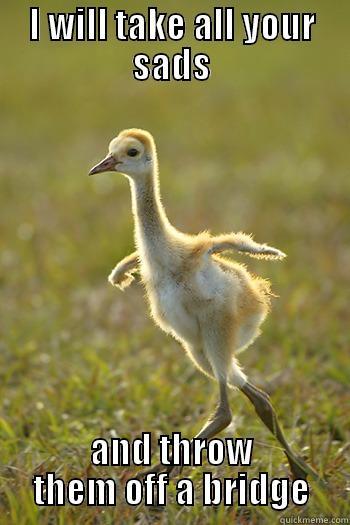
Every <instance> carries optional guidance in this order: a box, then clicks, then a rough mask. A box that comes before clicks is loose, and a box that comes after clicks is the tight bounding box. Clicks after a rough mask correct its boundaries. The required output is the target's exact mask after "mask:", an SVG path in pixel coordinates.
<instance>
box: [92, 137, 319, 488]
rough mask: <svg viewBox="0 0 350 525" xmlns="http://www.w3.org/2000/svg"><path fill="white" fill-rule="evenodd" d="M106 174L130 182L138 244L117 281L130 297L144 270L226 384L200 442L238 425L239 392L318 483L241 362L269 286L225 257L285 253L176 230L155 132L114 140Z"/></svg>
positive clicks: (186, 338)
mask: <svg viewBox="0 0 350 525" xmlns="http://www.w3.org/2000/svg"><path fill="white" fill-rule="evenodd" d="M106 171H116V172H119V173H122V174H123V175H125V176H126V177H127V178H128V179H129V182H130V188H131V195H132V211H133V216H134V222H135V243H136V251H135V252H133V253H132V254H130V255H128V256H127V257H125V259H123V260H122V261H120V262H119V263H118V264H117V265H116V267H115V268H114V270H113V271H112V273H111V274H110V276H109V278H108V279H109V282H110V283H111V284H112V285H114V286H116V287H118V288H120V289H122V290H124V289H125V288H126V287H127V286H129V285H130V284H131V282H132V281H133V279H134V276H133V274H134V273H135V272H136V271H137V270H139V271H140V273H141V278H142V282H143V284H144V286H145V288H146V292H147V297H148V301H149V304H150V309H151V313H152V317H153V319H154V321H155V323H156V324H157V325H158V326H159V327H160V328H162V329H163V330H164V331H165V332H167V333H169V334H171V335H172V336H173V337H174V338H175V339H177V341H179V343H180V344H181V345H182V346H183V348H184V349H185V351H186V353H187V355H188V356H189V357H190V358H191V360H192V361H193V363H194V364H195V365H196V366H197V367H198V368H199V369H200V370H201V371H202V372H203V373H204V374H206V375H207V376H210V377H211V378H213V379H215V380H216V382H217V384H218V390H219V402H218V405H217V408H216V410H215V411H214V413H213V414H212V415H211V416H210V417H209V419H208V421H207V422H206V423H205V424H204V426H203V427H202V429H201V430H200V431H199V433H198V434H197V435H196V437H197V438H206V439H210V438H212V437H213V436H215V435H216V434H217V433H218V432H220V431H221V430H223V429H224V428H226V427H227V426H228V425H229V424H230V422H231V419H232V416H231V410H230V406H229V401H228V387H232V388H237V389H239V390H240V391H241V392H242V393H243V394H244V395H245V396H246V397H247V398H248V399H249V401H250V402H251V403H252V404H253V406H254V408H255V411H256V413H257V415H258V416H259V418H260V419H261V420H262V421H263V423H264V424H265V425H266V426H267V427H268V429H269V430H270V431H271V432H272V433H273V434H274V435H275V437H276V438H277V440H278V441H279V443H280V444H281V445H282V447H283V450H284V452H285V454H286V456H287V459H288V461H289V465H290V468H291V472H292V475H293V476H294V477H296V478H306V476H307V475H308V474H310V475H311V476H312V477H314V478H317V474H316V473H315V472H314V471H313V470H312V469H311V467H309V466H308V465H307V464H306V463H305V462H304V461H303V460H302V459H301V458H300V457H299V456H297V455H296V454H295V453H294V452H293V450H292V449H291V447H290V446H289V444H288V442H287V440H286V438H285V436H284V434H283V431H282V429H281V426H280V424H279V422H278V419H277V416H276V413H275V410H274V408H273V406H272V404H271V401H270V398H269V396H268V395H267V394H266V393H265V392H263V391H262V390H260V389H259V388H257V387H256V386H254V384H253V383H252V382H250V381H249V380H248V378H247V376H246V374H245V373H244V372H243V370H242V368H241V366H240V365H239V362H238V360H237V354H238V353H239V352H240V351H242V349H245V348H246V347H247V346H248V345H250V344H251V343H252V342H253V341H254V339H255V338H256V337H257V336H258V335H259V327H260V325H261V323H262V322H263V321H264V319H265V318H266V315H267V314H268V311H269V304H270V286H269V283H268V282H267V281H265V280H263V279H261V278H259V277H255V276H254V277H253V276H252V275H251V274H249V273H248V271H247V270H246V269H245V267H244V266H242V265H240V264H238V263H237V262H232V261H229V260H227V259H225V258H224V257H222V256H221V255H220V254H222V253H223V252H225V251H228V250H236V251H238V252H240V253H244V254H247V255H249V256H251V257H258V258H264V259H275V260H277V259H283V258H284V257H285V254H284V253H283V252H281V251H280V250H278V249H276V248H273V247H271V246H268V245H266V244H259V243H257V242H255V241H253V239H252V238H251V237H250V236H249V235H246V234H244V233H230V234H226V235H220V236H218V237H213V236H212V235H210V234H209V233H208V232H203V233H200V234H199V235H187V234H185V233H182V232H180V231H178V230H177V229H176V228H175V227H174V226H173V225H172V224H170V222H169V220H168V218H167V215H166V213H165V210H164V207H163V205H162V202H161V198H160V191H159V179H158V158H157V152H156V147H155V143H154V140H153V137H152V135H151V134H150V133H148V132H147V131H143V130H141V129H129V130H125V131H122V132H121V133H120V134H119V135H118V136H117V137H116V138H114V139H113V140H112V142H111V143H110V145H109V153H108V155H107V157H106V158H105V159H103V160H102V161H101V162H100V163H99V164H97V165H96V166H94V167H93V168H92V169H91V171H90V173H89V174H90V175H94V174H96V173H102V172H106ZM162 469H163V470H167V471H168V472H171V470H172V467H171V466H170V467H164V466H161V465H157V466H155V467H153V468H152V469H150V472H157V471H160V470H162Z"/></svg>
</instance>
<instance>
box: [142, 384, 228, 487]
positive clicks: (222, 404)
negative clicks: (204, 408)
mask: <svg viewBox="0 0 350 525" xmlns="http://www.w3.org/2000/svg"><path fill="white" fill-rule="evenodd" d="M219 387H220V391H219V403H218V405H217V408H216V410H215V411H214V413H213V414H212V415H211V416H210V417H209V419H208V421H207V422H206V423H205V424H204V425H203V427H202V428H201V430H200V431H199V432H198V434H196V436H195V438H198V439H210V438H212V437H214V436H215V435H216V434H218V433H219V432H221V430H223V429H224V428H226V427H228V425H229V424H230V423H231V420H232V415H231V410H230V406H229V403H228V396H227V385H226V382H224V381H220V383H219ZM171 463H172V458H171V459H170V465H163V464H162V463H158V464H157V465H155V466H154V467H151V468H150V469H147V470H143V471H141V472H139V473H138V474H137V476H136V477H137V478H143V477H144V476H146V475H147V474H150V473H151V472H154V473H159V472H166V473H168V474H171V473H172V472H173V471H174V470H180V472H181V470H182V466H181V465H172V464H171Z"/></svg>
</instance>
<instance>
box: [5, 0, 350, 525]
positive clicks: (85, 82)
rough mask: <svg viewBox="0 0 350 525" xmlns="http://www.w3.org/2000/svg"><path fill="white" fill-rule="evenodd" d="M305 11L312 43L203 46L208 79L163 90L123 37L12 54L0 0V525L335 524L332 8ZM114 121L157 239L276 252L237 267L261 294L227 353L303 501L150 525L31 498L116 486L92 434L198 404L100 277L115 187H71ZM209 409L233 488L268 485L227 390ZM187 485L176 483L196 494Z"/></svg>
mask: <svg viewBox="0 0 350 525" xmlns="http://www.w3.org/2000/svg"><path fill="white" fill-rule="evenodd" d="M37 4H41V3H40V2H39V3H38V2H37ZM59 4H60V5H59V6H58V2H52V1H51V2H46V3H45V5H44V3H42V8H43V9H47V10H48V9H49V7H50V8H51V9H52V10H54V9H59V8H61V9H63V7H62V5H65V4H64V3H63V2H60V3H59ZM308 4H310V5H308V8H307V9H308V10H310V11H312V10H316V11H317V12H318V15H319V16H318V25H317V26H316V30H315V36H314V40H313V41H312V42H311V43H303V44H300V43H299V44H295V43H294V44H292V43H289V44H288V43H278V42H274V43H264V44H257V45H256V46H253V47H245V46H241V45H240V44H239V42H236V43H235V44H215V45H212V46H208V45H207V46H204V48H205V49H206V50H207V52H209V53H210V55H211V60H212V77H211V79H210V80H209V81H208V82H207V83H198V82H197V83H185V84H183V85H182V84H177V83H175V82H173V83H165V84H159V83H155V82H151V81H150V82H143V83H137V82H135V81H133V80H132V79H131V73H130V69H131V60H132V55H133V53H136V52H137V51H140V50H142V46H141V45H139V46H138V45H137V44H135V45H133V46H131V45H130V46H128V45H124V44H121V43H116V42H114V41H113V40H112V41H110V42H109V43H100V44H93V43H91V44H73V43H65V44H63V43H62V44H52V43H51V44H50V43H44V42H41V43H38V44H35V43H32V44H30V43H29V42H28V41H27V35H28V23H27V22H28V20H27V14H28V13H27V8H25V7H24V6H22V5H15V4H14V3H9V4H8V5H6V6H4V7H3V8H2V21H3V22H4V29H3V31H2V33H3V35H4V36H5V38H6V39H7V46H8V48H7V53H6V54H5V55H6V56H4V57H3V65H2V67H3V69H4V71H6V74H4V76H3V78H2V81H1V83H2V86H1V106H2V118H1V123H0V140H1V144H2V156H1V163H0V171H1V182H0V184H1V208H0V214H1V221H0V245H1V255H0V265H1V276H0V280H1V281H0V283H1V297H2V305H3V308H2V314H1V318H0V323H1V332H2V340H1V350H0V450H1V465H0V493H1V497H0V508H1V514H0V523H1V524H6V525H7V524H16V525H22V524H23V525H26V524H36V523H40V524H41V523H42V524H49V523H50V524H51V523H59V524H67V525H70V524H79V523H81V524H103V525H104V524H112V523H123V524H124V523H125V524H128V523H135V522H136V523H139V524H141V523H150V522H159V523H175V522H176V523H181V524H214V523H215V524H226V523H228V522H229V521H230V520H232V521H234V520H235V519H237V518H238V517H239V521H240V522H241V523H259V524H260V523H273V522H278V520H279V519H281V518H282V517H284V518H285V517H290V516H292V515H293V516H294V517H296V516H300V517H302V516H304V517H305V516H309V517H311V516H321V515H324V516H335V517H341V516H343V517H344V516H349V498H348V497H346V496H347V495H348V494H349V468H348V467H349V466H348V462H347V455H348V452H349V441H348V440H349V426H350V425H349V388H348V387H349V378H350V370H349V357H348V349H349V343H350V339H349V299H348V290H349V265H350V249H349V240H350V239H349V231H350V230H349V223H350V178H349V173H348V170H349V160H350V158H349V117H350V111H349V104H348V87H349V81H350V68H349V64H346V62H345V60H346V59H345V51H344V48H345V46H346V45H348V43H347V41H346V39H345V35H346V32H347V20H348V16H349V14H350V12H349V6H347V7H345V6H343V7H341V6H340V5H339V6H337V9H336V10H335V8H334V6H331V5H329V3H327V2H326V1H319V2H315V1H310V2H309V3H308ZM67 5H68V4H67ZM259 5H260V3H259ZM265 7H266V11H267V10H268V9H267V6H264V9H265ZM254 8H256V5H255V7H254V6H253V3H252V5H251V6H250V7H249V9H254ZM269 8H270V9H271V10H275V11H276V10H278V9H280V7H279V3H278V2H275V3H269ZM174 9H175V7H174ZM186 9H187V11H186V10H185V11H184V12H185V13H189V12H191V13H194V12H196V11H198V10H200V9H202V7H201V6H200V5H199V3H196V2H194V3H193V5H191V7H187V8H186ZM247 9H248V8H247ZM260 9H261V6H260ZM283 9H284V10H287V6H284V7H283ZM289 9H291V10H293V9H294V10H295V9H296V8H295V5H294V7H293V6H292V5H291V2H289ZM169 10H170V8H169ZM190 10H191V11H190ZM14 28H16V31H14ZM232 46H233V47H232ZM177 48H178V44H176V43H173V44H171V45H169V46H168V49H169V52H170V50H172V52H175V51H176V50H177ZM149 49H150V52H152V50H153V51H154V50H158V48H155V47H152V46H150V47H149ZM196 49H202V46H200V44H199V43H197V44H196ZM131 126H138V127H144V128H146V129H149V130H150V131H151V132H152V133H153V134H154V136H155V139H156V141H157V145H158V151H159V157H160V166H161V188H162V193H163V197H164V203H165V205H166V208H167V211H168V215H169V218H170V219H171V221H172V222H173V223H174V224H175V225H176V226H177V227H178V228H180V229H183V230H185V231H189V232H198V231H201V230H203V229H207V228H209V229H211V230H212V231H213V232H214V233H219V232H224V231H232V230H233V231H238V230H244V231H246V232H247V233H254V235H255V238H256V240H258V241H261V242H267V243H270V244H272V245H273V246H276V247H278V248H279V249H281V250H283V251H284V252H286V253H287V254H288V258H287V259H286V260H285V261H284V262H266V261H253V260H251V259H244V258H243V257H239V260H240V261H242V262H243V261H244V262H245V263H246V264H247V266H248V268H249V269H251V270H252V271H254V272H256V273H258V274H259V275H262V276H264V277H266V278H269V279H271V281H272V284H273V290H274V292H275V293H276V295H278V296H279V297H278V298H276V299H274V301H273V308H272V312H271V316H270V317H269V319H268V320H267V321H266V322H265V324H264V327H263V334H262V336H261V337H260V338H259V339H258V340H257V341H256V343H255V344H254V345H253V346H252V347H251V348H250V349H249V350H248V351H247V352H246V353H244V354H242V358H241V360H242V364H243V365H244V368H245V371H246V372H247V373H248V374H249V375H250V376H251V377H252V378H254V379H255V380H256V382H258V383H259V384H261V385H262V386H264V387H265V388H266V389H267V390H269V391H270V392H271V395H272V399H273V402H274V404H275V406H276V408H277V411H278V413H279V415H280V417H281V420H282V422H283V425H284V428H285V430H286V433H287V435H288V438H289V439H290V441H291V442H292V444H293V447H294V448H295V449H298V450H299V451H301V453H302V454H303V456H304V457H305V458H307V461H309V462H310V464H311V465H313V466H314V468H315V469H317V470H318V472H320V474H321V475H322V476H324V478H325V479H326V480H327V482H328V485H329V487H328V490H327V491H320V490H319V489H318V488H317V487H315V486H313V487H312V495H311V498H310V501H309V504H308V505H307V507H303V508H296V507H293V506H292V507H289V508H288V509H287V510H286V511H283V512H279V513H278V512H276V511H272V510H271V509H270V508H269V507H262V508H256V507H247V508H237V507H233V508H225V507H223V506H220V507H217V508H206V509H205V510H203V508H202V507H201V506H200V505H195V506H194V507H193V508H192V507H188V508H187V507H179V506H177V505H176V503H174V501H173V499H174V498H173V489H171V491H170V501H169V505H168V506H167V508H166V509H164V510H163V511H160V510H159V509H158V510H157V509H151V510H150V509H146V508H144V507H142V506H141V507H139V508H131V507H128V506H126V505H123V504H120V505H118V506H117V507H116V508H112V509H107V508H88V507H81V508H72V507H69V506H67V507H62V508H59V509H57V508H56V509H49V508H37V507H35V505H34V504H33V498H32V487H31V476H32V475H33V473H44V472H47V471H55V472H56V473H57V475H59V476H62V477H64V478H65V479H70V478H72V477H75V476H80V477H86V476H89V477H93V476H101V477H103V476H106V477H110V476H112V475H113V476H115V477H116V479H118V480H120V481H121V482H122V481H123V479H125V478H126V477H127V476H130V475H132V474H133V473H135V472H136V468H119V469H118V468H115V469H111V468H106V469H103V468H102V469H98V468H97V467H92V466H91V464H90V444H91V441H92V440H93V439H94V438H96V437H106V438H109V437H113V436H121V437H127V438H129V439H130V438H135V437H137V436H139V435H140V434H141V432H143V431H151V432H152V433H153V437H154V439H156V437H157V435H158V434H160V433H171V432H173V431H174V430H181V431H182V433H183V435H184V436H186V437H191V436H193V435H194V434H195V432H197V431H198V429H199V428H200V425H201V423H202V422H203V420H204V419H205V418H206V416H207V415H208V413H209V412H210V410H211V409H212V408H213V405H214V403H215V385H214V384H213V383H212V382H211V381H209V380H208V379H207V378H205V377H204V376H202V375H201V374H200V373H199V372H197V370H195V369H194V368H193V367H192V365H190V364H189V361H188V360H187V358H186V356H185V355H184V353H183V351H182V350H181V348H180V347H179V346H178V344H177V343H176V342H175V341H173V340H171V339H170V338H169V337H167V336H165V335H164V334H162V333H161V332H160V331H159V330H158V329H157V328H156V327H155V326H154V325H153V324H152V322H151V321H150V320H149V318H148V312H147V305H146V303H145V301H144V298H143V291H142V289H141V287H140V286H138V285H135V286H133V287H132V288H130V289H128V290H127V291H126V292H124V293H122V292H119V291H117V290H116V289H113V288H112V287H111V286H110V285H109V284H108V283H107V276H108V274H109V272H110V270H111V269H112V268H113V266H114V264H115V263H116V262H117V261H118V260H119V259H121V258H122V257H123V256H125V255H126V254H128V253H129V252H130V251H131V250H132V249H133V237H132V217H131V212H130V197H129V189H128V186H127V183H126V181H125V179H123V178H122V177H121V176H119V175H117V174H106V175H101V176H96V177H95V178H88V177H87V176H86V175H87V172H88V170H89V168H90V167H91V166H92V165H93V164H94V163H95V162H96V161H98V160H99V159H100V158H102V156H103V155H104V154H105V153H106V150H107V144H108V141H109V140H110V139H111V138H112V137H113V136H114V135H115V134H117V132H118V131H119V130H121V129H123V128H126V127H131ZM230 401H231V407H232V412H233V414H234V420H233V424H232V425H231V426H230V427H229V428H228V429H227V430H226V431H225V432H224V433H222V437H224V436H235V437H254V438H255V447H254V455H253V464H252V466H251V467H250V468H249V473H250V475H251V476H252V477H254V476H256V475H257V473H258V472H259V471H268V472H269V473H270V474H271V475H272V476H274V477H282V476H285V475H287V474H288V468H287V464H286V461H285V458H284V456H283V454H282V452H281V450H280V449H279V448H278V447H277V445H276V443H275V441H274V440H273V438H272V437H271V436H270V435H269V434H268V433H267V432H266V431H265V429H264V428H263V427H262V425H261V424H260V423H259V421H258V420H257V418H256V417H255V415H254V413H253V411H252V409H251V407H250V406H249V405H248V403H247V402H246V400H245V399H243V397H242V396H241V395H240V394H239V393H236V392H232V393H231V395H230ZM203 469H204V467H203ZM205 470H210V471H212V472H213V473H215V475H218V476H222V477H224V476H230V475H231V476H232V475H235V473H237V471H238V469H236V468H229V467H227V466H222V467H219V468H216V467H209V466H208V465H205ZM201 472H202V469H201V468H197V469H195V470H192V471H191V470H189V469H186V471H185V474H186V475H188V476H190V477H191V478H192V479H193V481H194V483H195V485H196V487H197V490H198V491H199V493H200V481H201Z"/></svg>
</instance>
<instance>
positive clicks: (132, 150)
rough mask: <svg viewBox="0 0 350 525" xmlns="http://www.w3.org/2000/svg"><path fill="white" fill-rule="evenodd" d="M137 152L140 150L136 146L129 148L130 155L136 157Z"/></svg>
mask: <svg viewBox="0 0 350 525" xmlns="http://www.w3.org/2000/svg"><path fill="white" fill-rule="evenodd" d="M137 154H138V151H137V149H135V148H131V149H129V150H128V156H129V157H136V155H137Z"/></svg>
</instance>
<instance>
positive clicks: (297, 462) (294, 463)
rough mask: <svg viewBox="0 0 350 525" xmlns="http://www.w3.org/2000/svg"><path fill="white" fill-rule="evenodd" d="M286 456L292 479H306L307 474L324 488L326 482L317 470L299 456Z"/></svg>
mask: <svg viewBox="0 0 350 525" xmlns="http://www.w3.org/2000/svg"><path fill="white" fill-rule="evenodd" d="M287 457H288V461H289V466H290V470H291V473H292V476H293V478H294V479H305V480H306V479H307V477H308V476H309V477H310V478H311V479H313V480H314V481H316V483H317V484H318V485H319V486H320V487H322V488H326V487H327V483H326V482H325V481H324V480H323V479H322V478H321V477H320V476H319V475H318V474H317V472H316V471H315V470H314V469H313V468H312V467H310V466H309V465H308V464H307V463H305V461H304V460H303V459H301V457H299V456H295V457H293V458H291V457H289V456H288V455H287Z"/></svg>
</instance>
